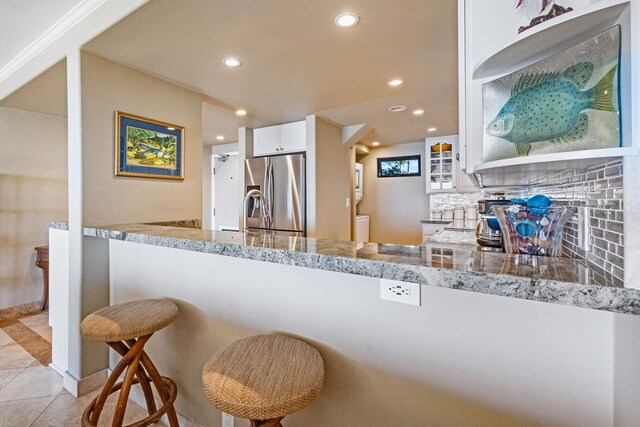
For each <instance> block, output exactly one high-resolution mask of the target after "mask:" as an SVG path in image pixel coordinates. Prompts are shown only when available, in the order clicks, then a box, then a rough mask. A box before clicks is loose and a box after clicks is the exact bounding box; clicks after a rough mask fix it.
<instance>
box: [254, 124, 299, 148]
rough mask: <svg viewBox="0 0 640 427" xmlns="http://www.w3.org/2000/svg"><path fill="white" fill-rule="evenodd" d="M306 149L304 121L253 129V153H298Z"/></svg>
mask: <svg viewBox="0 0 640 427" xmlns="http://www.w3.org/2000/svg"><path fill="white" fill-rule="evenodd" d="M306 149H307V123H306V121H304V120H303V121H300V122H293V123H286V124H283V125H276V126H267V127H263V128H258V129H254V130H253V155H254V156H256V157H258V156H271V155H274V154H285V153H299V152H301V151H306Z"/></svg>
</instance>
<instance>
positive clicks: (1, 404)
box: [0, 312, 164, 427]
mask: <svg viewBox="0 0 640 427" xmlns="http://www.w3.org/2000/svg"><path fill="white" fill-rule="evenodd" d="M50 362H51V327H49V317H48V313H47V312H41V313H37V314H33V315H29V316H24V317H21V318H18V319H12V320H5V321H2V322H0V426H1V427H54V426H55V427H71V426H79V425H80V419H81V417H82V413H83V412H84V408H85V407H86V406H87V405H88V404H89V402H90V401H91V400H92V399H93V398H94V397H95V396H96V395H97V393H98V390H96V391H95V392H91V393H87V394H86V395H84V396H81V397H80V398H78V399H76V398H75V397H74V396H73V395H72V394H70V393H69V392H67V391H66V390H64V389H63V388H62V377H60V375H58V374H57V373H56V372H55V371H54V370H53V369H51V368H50V367H49V366H48V365H49V363H50ZM116 397H117V396H116V395H112V396H111V397H110V398H109V400H107V404H106V405H105V409H104V412H103V413H102V416H101V417H100V423H99V425H100V426H103V425H104V426H109V425H111V417H112V416H113V410H114V407H115V401H116ZM146 415H147V413H146V410H144V409H143V408H141V407H140V406H138V405H136V404H135V403H134V402H132V401H129V404H128V405H127V412H126V414H125V424H130V423H132V422H134V421H136V420H139V419H142V418H144V417H145V416H146ZM155 425H157V426H163V425H164V424H161V423H157V424H155Z"/></svg>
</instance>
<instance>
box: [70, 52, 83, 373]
mask: <svg viewBox="0 0 640 427" xmlns="http://www.w3.org/2000/svg"><path fill="white" fill-rule="evenodd" d="M81 67H82V65H81V59H80V49H74V50H72V51H71V52H70V53H69V54H68V55H67V120H68V138H69V151H68V153H69V154H68V156H69V157H68V162H69V166H68V167H69V295H68V303H69V305H68V307H69V317H68V325H67V327H68V332H67V336H68V349H67V355H68V363H67V369H68V372H69V374H70V375H71V376H72V377H74V378H82V338H81V337H80V321H81V320H82V318H81V316H82V313H81V309H82V306H81V301H82V237H83V234H82V231H83V230H82V81H81Z"/></svg>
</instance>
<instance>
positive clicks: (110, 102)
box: [82, 52, 202, 225]
mask: <svg viewBox="0 0 640 427" xmlns="http://www.w3.org/2000/svg"><path fill="white" fill-rule="evenodd" d="M115 111H123V112H126V113H131V114H136V115H140V116H144V117H148V118H151V119H156V120H160V121H165V122H169V123H175V124H177V125H181V126H184V127H185V139H184V146H185V166H184V167H185V179H184V181H173V180H162V179H139V178H125V177H115V176H114V113H115ZM82 116H83V124H82V137H83V174H84V179H83V185H84V190H83V193H84V203H83V206H84V207H83V209H84V223H85V224H90V225H105V224H116V223H124V222H149V221H166V220H175V219H201V218H202V99H201V95H200V94H198V93H195V92H192V91H190V90H187V89H184V88H182V87H179V86H176V85H174V84H171V83H168V82H166V81H164V80H160V79H157V78H155V77H152V76H150V75H148V74H145V73H142V72H139V71H136V70H133V69H131V68H128V67H125V66H122V65H119V64H115V63H113V62H110V61H107V60H105V59H103V58H100V57H98V56H95V55H92V54H89V53H86V52H83V55H82Z"/></svg>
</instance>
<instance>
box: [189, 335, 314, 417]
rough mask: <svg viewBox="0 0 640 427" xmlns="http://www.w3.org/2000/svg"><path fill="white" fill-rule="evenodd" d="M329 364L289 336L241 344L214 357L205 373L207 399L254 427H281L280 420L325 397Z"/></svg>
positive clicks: (259, 337)
mask: <svg viewBox="0 0 640 427" xmlns="http://www.w3.org/2000/svg"><path fill="white" fill-rule="evenodd" d="M323 382H324V363H323V361H322V357H321V356H320V353H319V352H318V350H316V349H315V348H313V347H311V346H310V345H309V344H307V343H305V342H302V341H300V340H298V339H295V338H291V337H287V336H284V335H277V334H271V335H256V336H252V337H249V338H244V339H241V340H238V341H236V342H234V343H232V344H231V345H229V346H228V347H226V348H224V349H223V350H222V351H220V352H219V353H217V354H216V355H215V356H214V357H212V358H211V359H210V360H209V361H208V362H207V364H206V365H205V367H204V370H203V372H202V385H203V388H204V393H205V395H206V396H207V399H209V401H210V402H211V403H212V404H213V405H214V406H215V407H216V408H218V409H220V410H221V411H223V412H226V413H228V414H230V415H233V416H236V417H242V418H248V419H250V420H251V425H252V426H253V427H277V426H282V424H281V423H280V422H281V420H282V419H283V418H284V417H285V416H286V415H289V414H292V413H294V412H297V411H299V410H301V409H302V408H304V407H305V406H307V405H308V404H309V403H311V401H313V399H315V398H316V397H317V396H318V394H319V393H320V389H321V388H322V384H323Z"/></svg>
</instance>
